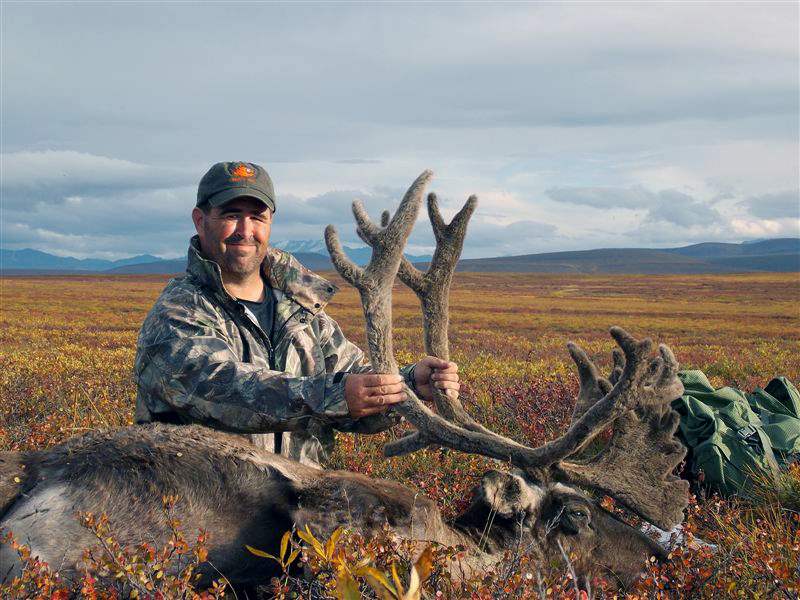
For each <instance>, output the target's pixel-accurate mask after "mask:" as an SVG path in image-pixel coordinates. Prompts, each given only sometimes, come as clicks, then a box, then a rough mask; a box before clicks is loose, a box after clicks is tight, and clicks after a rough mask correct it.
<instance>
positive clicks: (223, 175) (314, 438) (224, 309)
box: [135, 162, 459, 464]
mask: <svg viewBox="0 0 800 600" xmlns="http://www.w3.org/2000/svg"><path fill="white" fill-rule="evenodd" d="M274 213H275V192H274V189H273V185H272V180H271V179H270V177H269V175H268V174H267V172H266V171H265V170H264V169H263V168H262V167H260V166H258V165H255V164H251V163H240V162H233V163H230V162H225V163H217V164H215V165H214V166H212V167H211V169H210V170H209V171H208V172H207V173H206V174H205V175H204V176H203V178H202V180H201V181H200V185H199V187H198V190H197V206H196V207H195V208H194V210H193V211H192V220H193V221H194V225H195V228H196V230H197V235H196V236H195V237H193V238H192V240H191V242H190V245H189V262H188V266H187V269H186V274H185V275H183V276H181V277H177V278H175V279H173V280H171V281H170V282H169V283H168V284H167V286H166V288H165V289H164V291H163V292H162V293H161V296H160V297H159V298H158V300H157V301H156V303H155V305H154V306H153V308H152V310H151V311H150V313H149V314H148V315H147V318H146V319H145V321H144V323H143V325H142V329H141V332H140V333H139V340H138V343H137V352H136V366H135V375H136V380H137V384H138V395H137V400H136V422H137V423H148V422H152V421H162V422H168V423H200V424H203V425H207V426H209V427H215V428H218V429H224V430H227V431H232V432H238V433H244V434H251V439H252V441H253V442H254V443H255V444H257V445H259V446H261V447H264V448H267V449H269V450H274V451H275V452H279V453H282V454H284V455H287V456H289V457H291V458H294V459H296V460H300V461H302V462H307V463H312V464H314V463H316V464H319V463H320V462H322V461H324V459H325V458H326V456H327V454H328V453H329V452H330V450H331V449H332V447H333V429H334V428H335V429H338V430H340V431H350V432H359V433H374V432H378V431H382V430H384V429H386V428H388V427H390V426H392V425H393V424H394V423H395V422H396V418H395V417H393V416H392V415H391V413H387V410H388V409H389V408H390V407H391V406H392V405H393V404H397V403H398V402H402V401H403V400H404V399H405V395H404V393H403V383H404V380H405V383H407V384H408V385H410V386H411V387H412V388H414V389H416V390H417V391H418V392H419V395H420V396H421V397H422V398H424V399H429V400H430V399H432V390H431V386H432V385H435V386H437V387H439V388H441V389H444V390H446V391H447V393H452V392H450V391H449V390H454V391H456V392H457V391H458V389H459V381H458V374H457V367H456V365H455V364H454V363H450V362H446V361H442V360H439V359H437V358H435V357H431V356H428V357H425V358H424V359H422V360H421V361H419V362H418V363H416V364H414V365H410V366H408V367H404V368H403V369H402V370H401V374H400V375H387V374H374V373H372V372H371V368H370V365H369V361H368V360H367V358H366V357H365V356H364V353H363V352H362V351H361V350H360V349H359V348H358V347H357V346H355V345H354V344H352V343H351V342H349V341H348V340H347V339H346V338H345V336H344V334H343V333H342V331H341V329H340V328H339V326H338V325H337V323H336V322H335V321H334V320H333V319H331V318H330V317H329V316H328V315H327V314H325V311H324V308H325V305H326V304H327V303H328V302H329V301H330V299H331V297H332V296H333V295H334V293H335V292H336V286H334V285H333V284H332V283H330V282H328V281H326V280H325V279H323V278H322V277H320V276H318V275H316V274H314V273H312V272H310V271H309V270H308V269H306V268H305V267H303V266H302V265H301V264H300V263H299V262H298V261H297V260H296V259H295V258H294V257H293V256H291V255H290V254H288V253H286V252H282V251H280V250H277V249H276V248H271V247H269V245H268V244H269V236H270V231H271V227H272V218H273V214H274ZM284 431H289V432H291V434H290V435H289V434H283V433H278V434H276V435H274V436H273V434H272V433H269V432H284Z"/></svg>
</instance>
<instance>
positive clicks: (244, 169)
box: [231, 163, 256, 181]
mask: <svg viewBox="0 0 800 600" xmlns="http://www.w3.org/2000/svg"><path fill="white" fill-rule="evenodd" d="M231 175H233V177H231V181H236V180H238V179H250V178H251V177H255V176H256V170H255V169H254V168H253V167H251V166H250V165H246V164H244V163H239V164H238V165H236V168H235V169H233V171H231Z"/></svg>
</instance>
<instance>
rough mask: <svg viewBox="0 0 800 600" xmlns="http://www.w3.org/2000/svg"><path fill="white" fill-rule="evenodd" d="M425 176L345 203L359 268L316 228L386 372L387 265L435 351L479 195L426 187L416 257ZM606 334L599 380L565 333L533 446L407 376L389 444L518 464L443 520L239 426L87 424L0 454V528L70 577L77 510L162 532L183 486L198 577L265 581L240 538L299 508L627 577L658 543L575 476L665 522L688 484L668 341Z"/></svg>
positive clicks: (158, 539)
mask: <svg viewBox="0 0 800 600" xmlns="http://www.w3.org/2000/svg"><path fill="white" fill-rule="evenodd" d="M430 176H431V175H430V173H429V172H425V173H423V174H422V175H421V176H420V177H419V178H418V179H417V180H416V181H415V182H414V184H413V185H412V186H411V188H410V189H409V191H408V192H407V194H406V196H405V197H404V198H403V201H402V202H401V204H400V207H399V209H398V210H397V213H396V214H395V216H394V217H393V218H391V219H390V218H389V216H388V214H386V213H385V214H384V216H383V218H382V222H381V226H378V225H376V224H373V223H372V222H371V221H370V220H369V218H368V217H367V215H366V213H365V211H364V210H363V207H361V206H360V205H359V204H355V205H354V214H355V217H356V220H357V222H358V232H359V234H360V235H361V237H362V238H363V239H364V240H365V241H366V242H368V243H369V244H370V245H371V246H372V247H373V258H372V260H371V262H370V264H369V265H368V266H367V267H365V268H360V267H358V266H356V265H354V264H353V263H351V262H350V261H349V260H348V259H347V258H346V257H345V255H344V253H343V252H342V250H341V246H340V244H339V242H338V238H337V236H336V232H335V231H334V230H333V229H332V228H331V227H329V228H328V229H327V230H326V242H327V245H328V249H329V251H330V253H331V257H332V260H333V263H334V265H335V266H336V268H337V270H338V271H339V273H340V274H341V275H342V276H343V277H344V278H345V279H346V280H347V281H348V282H350V283H351V284H353V285H354V286H356V287H357V288H358V289H359V292H360V294H361V300H362V304H363V307H364V314H365V318H366V324H367V340H368V343H369V350H370V357H371V360H372V365H373V368H374V369H375V371H376V372H386V373H393V372H397V365H396V363H395V362H394V356H393V351H392V340H391V287H392V283H393V281H394V279H395V276H396V275H398V274H399V276H400V278H401V280H402V281H403V282H404V283H406V284H407V285H409V286H410V287H411V288H412V289H413V290H414V291H415V292H416V293H417V295H418V296H419V298H420V301H421V304H422V311H423V317H424V330H425V347H426V351H427V352H428V354H431V355H435V356H439V357H441V358H444V359H447V358H448V357H449V348H448V343H447V314H448V304H447V302H448V292H449V286H450V282H451V279H452V275H453V272H454V270H455V265H456V262H457V260H458V257H459V255H460V252H461V248H462V245H463V239H464V235H465V233H466V226H467V222H468V220H469V217H470V215H471V213H472V211H473V210H474V207H475V199H474V198H470V200H469V201H468V202H467V204H466V205H465V207H464V208H463V209H462V210H461V211H460V212H459V213H458V214H457V215H456V216H455V218H454V219H453V221H452V222H451V223H450V224H445V223H444V221H443V220H442V218H441V215H440V213H439V210H438V206H437V202H436V198H435V196H433V194H431V195H430V196H429V197H428V209H429V214H430V219H431V223H432V224H433V228H434V234H435V236H436V241H437V247H436V252H435V253H434V256H433V259H432V263H431V266H430V268H429V270H428V272H427V273H424V274H423V273H420V272H419V271H417V270H416V269H415V268H414V267H413V266H412V265H410V264H409V263H408V262H407V261H405V259H404V258H403V257H402V250H403V247H404V246H405V241H406V239H407V238H408V235H409V234H410V231H411V227H412V226H413V224H414V221H415V220H416V217H417V213H418V210H419V207H420V204H421V199H422V195H423V192H424V187H425V185H426V184H427V182H428V180H429V178H430ZM611 334H612V336H613V337H614V339H615V341H616V342H617V344H618V346H619V351H615V353H614V368H613V371H612V373H611V376H610V377H609V378H608V379H606V378H603V377H601V376H600V375H599V373H598V370H597V368H596V367H595V365H594V363H592V361H591V360H590V359H589V358H588V357H587V356H586V354H585V353H584V352H583V351H582V350H581V349H580V348H578V347H577V346H575V345H573V344H570V345H569V351H570V354H571V355H572V358H573V360H574V361H575V363H576V365H577V369H578V374H579V377H580V382H581V386H580V391H579V394H578V397H577V400H576V403H575V410H574V414H573V419H572V423H571V424H570V426H569V428H568V430H567V431H566V432H565V433H564V434H563V435H562V436H561V437H559V438H557V439H555V440H553V441H551V442H549V443H547V444H544V445H543V446H540V447H538V448H531V447H528V446H525V445H523V444H520V443H517V442H515V441H514V440H511V439H508V438H505V437H502V436H500V435H498V434H496V433H494V432H492V431H490V430H488V429H486V428H485V427H483V426H482V425H480V424H479V423H477V422H475V421H474V420H473V419H472V418H471V417H470V416H469V415H468V414H467V413H466V411H465V410H464V409H463V407H462V405H461V403H460V402H459V400H458V399H457V398H456V397H452V396H448V395H445V394H444V393H437V395H436V398H435V409H436V410H435V411H434V410H431V409H430V408H429V407H428V406H426V405H425V404H424V403H423V402H422V401H420V400H419V399H418V398H417V396H416V395H415V394H414V393H413V391H412V390H410V389H407V390H406V393H407V395H408V400H407V401H406V402H404V403H402V404H400V405H397V406H398V411H399V412H400V413H401V414H402V415H403V416H404V417H405V418H406V420H407V421H408V422H409V423H411V424H412V425H413V426H414V427H415V431H413V432H411V433H410V434H408V435H407V436H405V437H402V438H400V439H398V440H395V441H393V442H390V443H389V444H387V446H386V448H385V453H386V455H387V456H395V455H399V454H404V453H408V452H413V451H416V450H420V449H422V448H427V447H436V446H440V447H446V448H450V449H453V450H457V451H463V452H468V453H474V454H481V455H484V456H487V457H491V458H494V459H497V460H498V461H502V463H504V464H506V465H508V464H510V465H512V466H513V467H515V468H514V470H512V471H511V472H504V471H500V470H492V471H489V472H488V473H486V474H485V475H484V476H483V478H482V480H481V481H480V483H479V484H478V485H477V486H476V488H475V492H474V495H473V500H472V503H471V505H470V506H469V508H468V509H467V510H466V511H465V512H464V513H463V514H461V515H460V516H458V517H457V518H456V519H455V520H453V521H452V522H445V521H444V519H443V518H442V516H441V513H440V512H439V510H438V508H437V507H436V505H435V503H434V502H433V501H431V500H430V499H428V498H426V497H425V496H423V495H421V494H419V493H418V492H417V491H415V490H413V489H410V488H408V487H406V486H404V485H401V484H399V483H397V482H394V481H389V480H384V479H375V478H370V477H366V476H364V475H360V474H356V473H350V472H343V471H326V470H321V469H316V468H313V467H310V466H306V465H302V464H300V463H298V462H295V461H292V460H289V459H287V458H284V457H282V456H279V455H275V454H271V453H269V452H266V451H264V450H262V449H259V448H256V447H255V446H253V445H251V444H250V443H248V442H247V441H245V440H244V438H242V437H240V436H237V435H235V434H229V433H223V432H219V431H212V430H209V429H206V428H204V427H200V426H176V425H166V424H151V425H146V426H137V427H129V428H124V429H120V430H116V431H106V432H93V433H89V434H86V435H83V436H81V437H78V438H74V439H72V440H69V441H67V442H66V443H64V444H62V445H60V446H56V447H54V448H51V449H49V450H44V451H40V452H28V453H11V452H4V453H0V529H3V530H5V531H10V532H12V533H13V534H14V536H15V538H16V539H17V540H18V541H19V542H20V543H23V544H27V545H29V546H30V547H31V551H32V554H33V555H34V556H39V557H40V558H41V559H43V560H45V561H46V562H48V563H49V564H50V565H51V566H52V567H53V568H56V569H60V570H61V571H62V573H63V574H64V576H66V577H69V576H70V575H75V574H76V573H79V572H80V571H81V569H82V552H83V549H84V548H86V547H89V546H92V545H93V544H94V543H95V542H96V539H95V538H94V535H93V533H92V532H90V531H88V530H87V529H86V528H84V527H82V526H81V525H80V523H79V521H78V519H77V515H78V514H79V513H81V512H92V513H95V514H99V513H105V514H107V515H108V517H109V520H110V522H111V524H112V527H113V529H114V531H115V533H116V535H117V536H118V537H119V539H120V541H122V542H123V543H125V544H137V543H141V542H147V543H153V544H156V545H159V544H160V543H162V542H163V541H164V540H165V537H166V536H167V531H168V529H167V527H166V523H165V519H166V517H165V515H164V512H163V509H162V497H163V496H164V495H166V494H170V495H177V496H178V497H179V498H180V501H179V502H178V503H177V504H176V506H175V511H176V516H177V517H178V519H179V520H180V521H181V523H182V524H183V525H182V526H183V527H184V528H185V529H186V532H187V535H188V534H191V533H193V532H196V530H197V529H200V528H202V529H204V530H206V531H207V533H208V539H209V542H208V549H209V554H208V560H207V562H206V563H204V565H203V566H202V568H201V573H202V574H203V575H205V577H206V580H207V581H210V580H211V579H215V578H218V577H219V576H220V574H222V575H224V576H225V577H226V578H227V579H228V580H229V581H230V582H231V583H233V584H235V585H249V584H254V583H261V582H267V581H269V578H270V577H271V576H273V575H274V574H275V572H271V571H270V569H271V568H272V564H271V563H270V562H269V561H264V560H263V559H260V558H258V557H256V556H253V555H252V554H250V553H249V552H248V551H247V550H246V548H245V546H247V545H249V546H252V547H255V548H260V549H263V550H266V551H268V552H270V553H273V554H275V553H276V549H277V547H278V545H279V541H280V538H281V536H282V535H283V533H284V532H285V531H288V530H290V529H292V527H298V528H303V527H305V526H306V525H308V526H309V527H310V528H311V530H312V531H314V532H315V534H319V535H320V536H323V537H325V536H327V535H329V534H330V533H332V532H333V531H334V530H335V529H336V528H337V527H340V526H345V527H349V528H351V529H354V530H358V531H361V532H363V533H365V534H369V533H370V532H373V531H379V530H381V529H382V528H383V527H384V526H385V525H386V524H388V525H389V526H391V527H392V528H394V530H395V531H396V532H397V533H398V534H399V535H400V536H401V537H403V538H406V539H410V540H419V541H420V542H425V543H427V542H437V543H440V544H443V545H447V546H456V545H463V546H464V547H465V548H466V549H467V555H468V558H467V559H466V560H465V562H466V563H467V564H466V566H465V568H466V569H467V570H470V571H474V570H475V569H482V568H484V567H486V566H488V565H491V564H492V563H494V562H496V561H497V560H498V558H499V557H500V556H502V554H503V551H504V550H506V549H509V548H513V547H518V546H519V545H520V544H523V547H524V548H528V549H530V551H532V552H535V553H536V554H537V556H539V557H540V558H541V559H542V560H550V559H552V558H556V559H558V558H560V557H561V556H562V555H563V553H564V552H567V553H572V554H574V555H575V556H577V557H578V558H577V560H576V565H575V566H576V568H577V569H578V571H579V572H580V574H581V575H583V576H588V575H602V576H606V577H608V576H611V577H612V578H613V579H615V580H616V581H618V582H619V584H620V585H623V586H624V585H626V584H628V583H630V582H631V581H632V580H634V579H635V578H636V577H637V575H638V574H639V572H640V571H641V569H642V567H643V565H644V564H645V562H646V560H647V559H648V558H649V557H651V556H656V557H657V558H663V557H664V556H665V551H664V549H663V548H661V547H660V546H659V545H658V544H656V543H655V542H654V541H652V540H651V539H650V538H649V537H647V536H646V535H645V534H643V533H642V532H641V531H640V530H639V529H636V528H633V527H630V526H629V525H627V524H625V523H624V522H622V521H620V520H618V519H617V518H616V517H615V516H614V515H613V514H611V513H610V512H608V511H606V510H604V509H603V508H602V507H601V506H600V505H599V504H598V503H596V502H595V501H593V500H592V498H591V496H589V495H588V494H587V493H586V492H584V491H583V489H584V488H585V489H588V490H593V491H597V492H601V493H603V494H608V495H610V496H612V497H614V498H615V499H616V500H618V501H619V502H620V503H622V504H623V505H624V506H626V507H627V508H629V509H630V510H632V511H633V512H635V513H637V514H638V515H639V516H641V517H642V518H643V519H645V520H646V521H648V522H650V523H652V524H654V525H656V526H658V527H661V528H663V529H668V528H670V527H672V526H673V525H675V524H677V523H679V522H680V521H681V520H682V518H683V509H684V508H685V506H686V503H687V498H688V484H687V482H685V481H682V480H680V479H678V478H676V477H674V476H673V475H672V474H671V473H672V471H673V470H674V468H675V467H676V466H677V465H678V464H679V463H680V461H681V460H682V459H683V456H684V454H685V449H684V448H683V447H682V446H681V445H680V443H678V442H677V441H676V440H675V439H674V437H673V434H674V432H675V429H676V427H677V423H678V420H677V415H676V414H675V413H674V412H673V411H672V410H671V409H670V408H669V402H670V401H671V400H672V399H674V398H675V397H677V396H679V395H680V393H681V391H682V387H681V384H680V382H679V380H678V379H677V377H676V373H677V369H678V365H677V362H676V361H675V359H674V357H673V356H672V353H671V352H670V351H669V349H668V348H667V347H666V346H663V345H662V346H661V347H660V348H659V355H658V356H657V357H656V358H652V357H651V356H650V354H651V352H652V343H651V342H650V341H649V340H641V341H640V340H636V339H634V338H633V337H632V336H630V335H629V334H628V333H626V332H625V331H623V330H621V329H619V328H613V329H612V331H611ZM608 428H611V429H612V435H611V439H610V442H609V443H608V444H607V445H606V446H605V447H604V448H602V449H601V450H600V451H599V452H597V453H595V454H594V455H589V456H587V455H586V452H585V450H586V448H587V446H588V445H589V443H590V442H591V441H592V440H594V439H595V438H596V437H597V435H598V434H600V433H601V432H603V431H605V430H607V429H608ZM19 569H20V565H19V564H18V563H17V560H16V555H15V553H14V552H13V551H12V550H11V548H9V547H8V546H0V580H7V579H9V578H10V577H13V576H15V575H16V574H17V573H18V572H19Z"/></svg>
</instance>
